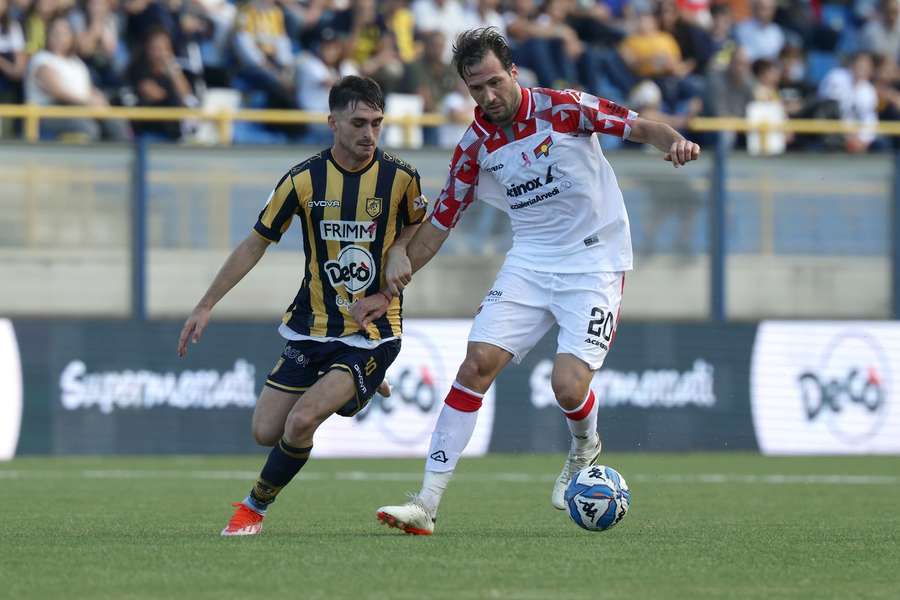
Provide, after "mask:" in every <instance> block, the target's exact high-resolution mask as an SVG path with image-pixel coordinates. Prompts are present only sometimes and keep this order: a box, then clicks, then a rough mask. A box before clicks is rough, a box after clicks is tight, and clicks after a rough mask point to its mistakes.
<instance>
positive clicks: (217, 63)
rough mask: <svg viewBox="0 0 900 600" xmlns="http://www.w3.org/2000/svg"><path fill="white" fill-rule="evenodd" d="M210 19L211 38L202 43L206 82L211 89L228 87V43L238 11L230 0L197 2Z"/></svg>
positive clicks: (201, 50)
mask: <svg viewBox="0 0 900 600" xmlns="http://www.w3.org/2000/svg"><path fill="white" fill-rule="evenodd" d="M196 3H197V5H198V6H199V7H202V9H203V11H204V14H205V15H206V17H207V18H208V19H209V23H210V30H209V36H208V37H207V38H206V39H205V40H203V41H202V42H201V43H200V52H201V58H202V61H203V71H204V80H205V81H206V83H207V84H208V85H209V86H210V87H225V86H227V85H228V76H227V74H226V71H227V67H228V64H227V63H228V42H229V40H230V38H231V31H232V29H233V28H234V17H235V15H236V14H237V9H236V8H235V6H234V4H232V3H231V2H229V0H196Z"/></svg>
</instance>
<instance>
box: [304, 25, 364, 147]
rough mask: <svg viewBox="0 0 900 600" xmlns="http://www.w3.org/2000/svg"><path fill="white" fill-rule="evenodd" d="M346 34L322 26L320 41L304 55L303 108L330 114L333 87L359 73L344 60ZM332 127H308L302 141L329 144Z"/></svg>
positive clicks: (317, 125)
mask: <svg viewBox="0 0 900 600" xmlns="http://www.w3.org/2000/svg"><path fill="white" fill-rule="evenodd" d="M344 41H345V40H344V37H343V36H341V35H338V32H336V31H335V30H334V29H330V28H328V29H323V30H322V31H321V32H320V33H319V42H318V44H316V46H315V47H314V48H313V49H312V50H309V51H305V52H303V53H302V54H301V56H300V60H299V61H298V64H297V105H298V106H299V107H300V109H301V110H306V111H311V112H319V113H325V114H327V113H328V111H329V108H328V93H329V92H330V91H331V86H332V85H334V83H335V82H336V81H337V80H338V79H340V78H341V77H343V76H345V75H356V74H357V73H356V69H355V68H354V67H353V63H352V62H350V61H345V59H344ZM330 140H331V128H329V127H328V125H327V124H325V123H313V124H311V125H308V126H307V129H306V133H305V135H304V138H303V142H304V143H306V144H312V145H321V144H328V142H329V141H330Z"/></svg>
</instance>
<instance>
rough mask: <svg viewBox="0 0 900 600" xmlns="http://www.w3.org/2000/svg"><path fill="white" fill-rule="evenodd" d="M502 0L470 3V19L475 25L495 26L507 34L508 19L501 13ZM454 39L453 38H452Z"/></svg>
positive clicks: (478, 0) (477, 0)
mask: <svg viewBox="0 0 900 600" xmlns="http://www.w3.org/2000/svg"><path fill="white" fill-rule="evenodd" d="M500 4H501V2H500V0H476V1H475V2H474V3H472V2H470V3H469V14H468V19H469V22H470V23H471V24H472V26H473V27H493V28H494V29H496V30H497V31H499V32H500V34H501V35H504V36H505V35H506V20H505V19H504V18H503V15H502V14H500ZM451 41H453V40H451Z"/></svg>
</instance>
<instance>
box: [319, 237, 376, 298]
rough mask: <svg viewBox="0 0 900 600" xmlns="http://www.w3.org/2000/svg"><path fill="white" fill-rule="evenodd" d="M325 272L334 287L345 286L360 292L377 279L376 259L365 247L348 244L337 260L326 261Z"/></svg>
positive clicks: (349, 289) (351, 290)
mask: <svg viewBox="0 0 900 600" xmlns="http://www.w3.org/2000/svg"><path fill="white" fill-rule="evenodd" d="M325 272H326V273H327V275H328V281H330V282H331V286H332V287H334V288H337V287H340V286H343V287H345V288H346V289H347V290H348V291H350V292H358V291H360V290H363V289H365V288H367V287H369V284H370V283H372V281H373V280H374V279H375V261H374V260H372V255H371V254H370V253H369V251H368V250H366V249H365V248H361V247H359V246H347V247H346V248H344V249H343V250H341V253H340V254H339V255H338V257H337V260H329V261H328V262H326V263H325Z"/></svg>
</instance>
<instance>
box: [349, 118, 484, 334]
mask: <svg viewBox="0 0 900 600" xmlns="http://www.w3.org/2000/svg"><path fill="white" fill-rule="evenodd" d="M482 143H483V140H482V138H481V136H480V135H479V134H478V133H476V131H475V129H474V126H473V127H469V129H468V130H467V131H466V133H465V134H464V135H463V137H462V140H460V142H459V144H458V145H457V146H456V150H455V151H454V152H453V160H452V161H451V162H450V173H449V175H448V177H447V183H446V184H445V185H444V189H443V190H441V193H440V195H439V196H438V199H437V202H436V203H435V205H434V210H432V211H431V217H430V218H429V219H428V220H427V221H426V222H425V223H423V224H422V225H421V226H419V229H418V230H417V231H416V234H415V235H414V236H413V238H412V239H411V240H410V241H409V243H408V244H406V252H405V256H404V255H403V254H401V253H397V254H394V253H389V255H388V260H387V263H386V265H385V271H386V272H390V273H401V272H402V273H403V275H402V276H400V277H394V278H393V279H392V281H391V282H390V283H389V286H388V289H386V290H382V291H381V293H380V294H376V295H372V296H366V297H365V298H360V299H359V300H357V301H356V302H355V303H354V304H353V307H351V309H350V314H351V315H352V316H353V318H354V319H355V320H356V322H357V323H358V324H359V325H360V326H361V327H362V328H363V329H365V328H366V327H368V325H369V323H371V322H372V321H374V320H375V319H377V318H379V317H380V316H381V315H383V314H384V313H385V311H386V310H387V307H388V306H389V305H390V299H391V298H392V297H393V296H396V295H399V294H400V292H402V291H403V288H404V287H405V285H404V284H403V283H402V280H403V279H406V280H407V282H408V281H409V278H410V277H411V276H412V274H413V273H415V272H416V271H418V270H419V269H421V268H422V267H424V266H425V265H426V264H428V261H430V260H431V259H432V258H434V255H435V254H437V253H438V250H440V249H441V246H442V245H443V244H444V240H446V239H447V237H449V235H450V230H451V229H453V227H454V226H456V223H457V222H459V218H460V217H461V216H462V213H463V212H464V211H465V210H466V208H468V206H469V205H470V204H471V203H472V202H473V201H474V200H475V190H476V188H477V186H478V173H479V166H478V151H479V149H480V148H481V144H482ZM392 260H394V261H399V260H408V261H409V265H408V273H407V270H406V269H407V265H405V264H404V265H403V268H402V269H400V268H398V267H397V265H393V266H392V264H393V263H392Z"/></svg>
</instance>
